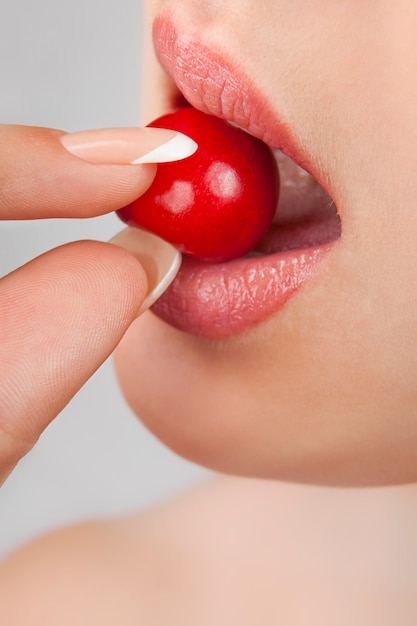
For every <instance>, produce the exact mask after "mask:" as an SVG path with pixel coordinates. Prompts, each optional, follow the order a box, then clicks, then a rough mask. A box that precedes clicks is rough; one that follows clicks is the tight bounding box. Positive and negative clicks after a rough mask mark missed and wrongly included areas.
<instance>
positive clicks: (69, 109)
mask: <svg viewBox="0 0 417 626" xmlns="http://www.w3.org/2000/svg"><path fill="white" fill-rule="evenodd" d="M140 37H141V2H140V0H122V1H121V0H61V1H59V2H57V1H56V0H36V2H34V1H33V0H14V1H13V2H11V1H9V2H6V0H1V8H0V59H1V60H0V85H1V87H0V89H1V91H0V123H15V124H29V125H38V126H49V127H55V128H61V129H64V130H67V131H75V130H82V129H87V128H99V127H111V126H135V125H137V123H138V111H139V98H140ZM120 228H121V224H120V222H119V221H118V219H117V218H116V217H115V216H107V217H104V218H98V219H92V220H87V221H82V220H61V221H58V220H46V221H39V222H36V221H35V222H31V223H18V222H10V223H9V222H7V223H1V222H0V275H4V274H5V273H7V272H8V271H10V270H12V269H13V268H15V267H17V266H19V265H21V264H22V263H24V262H25V261H27V260H29V259H30V258H32V257H33V256H35V255H37V254H39V253H41V252H43V251H45V250H47V249H49V248H51V247H54V246H56V245H59V244H61V243H64V242H66V241H71V240H75V239H82V238H95V239H102V240H107V239H109V238H110V237H111V236H112V235H113V234H114V233H115V232H117V231H118V230H120ZM0 349H1V348H0ZM0 384H1V381H0ZM202 476H205V472H204V471H203V470H201V469H200V468H197V467H196V466H193V465H192V464H189V463H187V462H185V461H183V460H182V459H180V458H178V457H177V456H175V455H173V454H172V453H171V452H169V451H168V450H167V449H166V448H164V447H163V446H162V445H161V444H159V443H158V442H157V441H156V440H155V439H154V438H153V437H152V436H151V435H150V434H149V433H148V432H147V431H146V430H145V429H144V428H143V427H142V426H141V424H140V423H139V421H138V420H137V419H136V418H135V417H134V416H133V414H132V413H131V412H130V410H129V409H128V407H127V406H126V405H125V403H124V400H123V398H122V396H121V394H120V392H119V389H118V387H117V383H116V380H115V377H114V373H113V370H112V364H111V360H109V361H108V362H107V363H106V364H105V365H104V366H103V367H102V368H101V369H100V370H99V372H98V373H97V374H96V375H95V376H94V377H93V379H92V380H91V381H90V382H89V383H88V384H87V385H86V386H85V387H84V388H83V389H82V390H81V392H80V393H78V394H77V396H76V397H75V398H74V400H73V401H72V402H71V403H70V405H69V406H68V407H67V408H66V409H65V410H64V411H63V412H62V414H61V415H60V416H59V417H58V419H57V420H56V421H55V422H54V423H53V424H52V425H51V426H50V427H49V429H48V430H47V431H46V433H45V434H44V435H43V436H42V438H41V440H40V442H39V444H38V445H37V446H36V448H35V449H34V450H33V451H32V452H31V453H30V454H29V455H28V456H27V457H26V458H25V459H24V460H23V461H22V462H21V463H20V465H19V466H18V468H17V469H16V470H15V472H14V473H13V475H12V476H11V478H9V480H8V481H7V482H6V484H5V486H4V487H3V489H2V490H1V491H0V556H1V555H2V554H5V553H7V552H8V551H9V550H11V549H12V548H14V547H16V546H17V545H19V544H21V543H22V542H24V541H26V540H28V539H30V538H32V537H34V536H36V535H38V534H39V533H43V532H45V531H47V530H49V529H52V528H56V527H57V526H61V525H63V524H67V523H72V522H76V521H79V520H83V519H90V518H94V517H97V516H99V517H103V516H109V515H115V514H116V515H118V514H121V513H125V512H130V511H135V510H138V509H141V508H143V507H147V506H149V505H151V504H153V503H155V502H158V501H160V500H161V499H163V498H165V497H167V496H169V495H171V494H173V493H175V492H177V491H178V490H180V489H182V488H183V487H185V486H186V485H188V484H190V483H193V482H195V481H196V480H199V479H200V478H201V477H202Z"/></svg>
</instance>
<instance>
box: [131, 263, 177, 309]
mask: <svg viewBox="0 0 417 626" xmlns="http://www.w3.org/2000/svg"><path fill="white" fill-rule="evenodd" d="M181 260H182V257H181V254H180V253H179V252H178V253H177V255H176V256H175V257H174V258H173V259H172V263H171V265H170V267H168V268H166V273H165V274H164V277H163V278H162V279H161V280H160V282H159V283H158V284H157V285H156V286H155V287H154V288H153V289H152V291H150V292H149V293H148V295H147V296H146V298H145V300H144V301H143V302H142V306H141V307H140V310H139V314H138V315H141V313H144V312H145V311H147V310H148V309H149V308H150V307H151V306H152V305H153V304H154V303H155V302H156V301H157V300H158V298H160V297H161V296H162V294H163V293H164V292H165V291H166V290H167V289H168V287H169V286H170V284H171V283H172V281H173V280H174V278H175V276H176V275H177V273H178V270H179V269H180V265H181Z"/></svg>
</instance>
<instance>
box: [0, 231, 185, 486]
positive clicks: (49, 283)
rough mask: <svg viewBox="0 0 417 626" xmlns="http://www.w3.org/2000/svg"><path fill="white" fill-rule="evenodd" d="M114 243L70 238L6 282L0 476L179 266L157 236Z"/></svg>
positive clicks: (137, 235)
mask: <svg viewBox="0 0 417 626" xmlns="http://www.w3.org/2000/svg"><path fill="white" fill-rule="evenodd" d="M114 243H115V244H117V245H111V244H109V243H101V242H94V241H82V242H75V243H71V244H67V245H65V246H61V247H59V248H56V249H55V250H52V251H50V252H47V253H45V254H43V255H42V256H40V257H38V258H36V259H34V260H33V261H30V262H29V263H27V264H26V265H24V266H23V267H21V268H19V269H17V270H15V271H14V272H12V273H11V274H8V275H7V276H5V277H4V278H3V279H2V280H1V281H0V346H1V349H0V380H1V385H0V484H1V482H2V480H4V479H5V478H6V476H7V475H8V474H9V472H10V471H11V470H12V469H13V467H14V466H15V465H16V463H17V462H18V460H19V459H20V458H21V457H22V456H24V454H26V453H27V452H28V451H29V450H30V449H31V448H32V446H33V445H34V443H35V442H36V441H37V439H38V438H39V436H40V435H41V433H42V431H43V430H44V429H45V428H46V427H47V425H48V424H49V423H50V422H51V420H52V419H53V418H54V417H55V416H56V415H57V414H58V413H59V412H60V411H61V410H62V409H63V408H64V406H65V405H66V404H67V403H68V401H69V400H70V399H71V398H72V396H73V395H74V394H75V393H76V392H77V391H78V389H79V388H80V387H81V386H82V385H83V384H84V383H85V382H86V381H87V379H88V378H89V377H90V376H91V375H92V374H93V373H94V371H95V370H97V368H98V367H99V366H100V365H101V364H102V363H103V361H104V360H106V359H107V357H108V356H109V355H110V354H111V353H112V352H113V350H114V349H115V347H116V346H117V344H118V343H119V341H120V339H121V338H122V336H123V334H124V333H125V331H126V330H127V328H128V327H129V325H130V324H131V322H132V321H133V320H134V319H135V318H136V317H137V315H138V314H139V313H141V312H142V311H143V310H145V309H146V308H147V307H149V306H150V305H151V304H152V302H153V301H154V300H155V298H156V297H158V296H159V295H160V294H161V293H162V291H164V289H165V288H166V287H167V286H168V285H169V283H170V282H171V280H172V279H173V278H174V276H175V274H176V271H177V269H178V267H179V263H180V255H179V253H178V252H177V251H176V250H175V249H174V248H173V247H172V246H170V245H169V244H167V243H166V242H164V241H162V240H161V239H159V238H157V237H155V236H154V235H151V234H149V233H145V232H142V231H139V230H137V229H126V231H122V233H121V234H119V235H118V236H116V238H115V239H114ZM121 248H125V249H121ZM126 249H129V250H131V251H132V252H133V254H131V253H130V252H128V251H127V250H126ZM135 257H136V258H135ZM138 261H139V262H138Z"/></svg>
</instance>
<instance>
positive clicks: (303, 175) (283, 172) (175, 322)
mask: <svg viewBox="0 0 417 626" xmlns="http://www.w3.org/2000/svg"><path fill="white" fill-rule="evenodd" d="M154 44H155V49H156V52H157V55H158V58H159V61H160V63H161V65H162V66H163V67H164V68H165V69H166V70H167V72H168V74H170V76H171V77H172V79H173V81H174V84H175V85H176V90H173V92H172V100H171V104H172V108H177V107H178V106H181V105H185V104H186V103H190V104H191V105H192V106H194V107H195V108H198V109H200V110H202V111H203V112H205V113H209V114H211V115H216V116H218V117H222V118H223V119H227V120H229V121H230V122H232V123H235V124H237V125H239V126H241V127H242V128H244V129H245V130H246V131H247V132H250V133H251V134H253V135H255V136H256V137H258V138H260V139H262V140H263V141H265V143H267V144H268V145H270V146H271V147H272V149H273V151H274V155H275V157H276V159H277V163H278V168H279V171H280V198H279V202H278V206H277V211H276V215H275V218H274V220H273V222H272V224H271V226H270V228H269V229H268V231H267V232H266V234H265V235H264V236H263V238H262V239H261V241H260V242H259V243H258V244H257V245H256V247H255V249H254V250H253V251H252V252H251V253H249V254H248V255H246V256H245V257H243V258H240V259H235V260H233V261H229V262H227V263H216V264H210V263H206V262H202V261H198V260H196V259H193V258H191V257H186V256H185V257H184V260H183V263H182V267H181V269H180V272H179V274H178V276H177V278H176V279H175V280H174V282H173V283H172V285H171V287H170V288H169V289H168V290H167V292H166V293H165V294H164V295H163V296H162V297H161V298H160V299H159V300H158V301H157V302H156V304H155V305H154V306H153V307H152V310H153V312H154V313H156V314H157V315H158V316H159V317H160V318H162V319H163V320H164V321H166V322H167V323H169V324H171V325H172V326H174V327H176V328H178V329H180V330H183V331H185V332H187V333H191V334H195V335H199V336H203V337H207V338H214V339H218V338H222V337H227V336H231V335H236V334H239V333H242V332H245V331H247V330H249V329H250V328H252V327H254V326H256V325H258V324H259V323H261V322H263V321H265V320H266V319H268V318H269V317H270V316H271V315H273V314H274V313H276V312H277V311H278V310H280V309H281V308H282V306H283V305H284V304H285V303H286V302H287V301H288V300H289V298H290V297H291V296H293V295H294V294H295V293H297V292H298V291H299V289H300V287H301V286H302V285H303V284H305V283H306V281H307V280H308V279H309V278H310V277H312V276H313V275H314V274H315V273H316V270H317V269H318V268H319V267H320V265H321V264H322V261H323V259H324V257H326V256H327V253H328V251H329V250H330V249H331V248H332V247H333V244H334V243H335V242H336V241H337V240H338V239H339V238H340V235H341V222H340V219H339V215H338V213H337V209H336V206H335V204H334V202H333V201H332V199H331V198H330V196H329V195H328V193H327V192H326V191H325V190H324V188H323V187H322V186H321V185H320V184H319V182H318V181H317V180H316V179H315V177H313V176H312V175H311V174H310V173H308V172H307V169H305V167H303V166H307V167H308V165H309V163H308V155H305V154H303V152H302V150H300V148H299V146H298V145H297V142H296V141H295V140H294V138H293V137H292V136H291V133H290V131H289V130H288V128H287V127H286V126H285V125H284V124H283V123H282V122H280V120H279V119H277V116H276V113H275V112H274V111H273V109H272V107H270V106H269V105H268V103H266V102H265V100H264V98H263V96H262V94H260V93H259V92H258V91H257V89H256V87H255V86H254V85H253V84H252V83H251V81H250V80H249V79H248V77H247V76H244V75H237V72H236V71H235V70H234V64H232V63H231V62H230V61H227V59H225V57H224V55H218V54H216V53H215V52H213V51H212V50H211V49H209V48H206V47H204V46H203V45H201V42H200V41H199V39H198V36H197V34H196V36H195V37H193V35H192V33H187V36H184V35H183V34H180V31H179V29H177V28H176V26H175V19H174V18H173V16H172V15H171V14H169V13H168V14H165V15H162V16H160V17H158V18H157V19H156V20H155V23H154ZM184 98H185V99H186V100H184ZM308 169H311V168H308Z"/></svg>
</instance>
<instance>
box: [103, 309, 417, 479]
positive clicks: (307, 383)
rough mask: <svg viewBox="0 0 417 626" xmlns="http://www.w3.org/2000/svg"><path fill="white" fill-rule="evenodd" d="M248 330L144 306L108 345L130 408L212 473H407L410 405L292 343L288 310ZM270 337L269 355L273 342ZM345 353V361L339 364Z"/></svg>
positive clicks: (304, 343)
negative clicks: (213, 333)
mask: <svg viewBox="0 0 417 626" xmlns="http://www.w3.org/2000/svg"><path fill="white" fill-rule="evenodd" d="M286 317H287V320H286V321H287V324H286V323H285V320H284V321H283V322H282V324H281V329H280V330H277V328H276V325H275V324H274V323H273V321H272V322H271V323H270V324H264V325H262V326H261V327H259V328H257V329H256V330H255V331H253V332H252V333H250V334H246V335H244V336H241V337H233V338H228V339H226V340H221V341H219V340H216V341H213V340H207V339H202V338H199V337H195V336H192V335H188V334H185V333H184V332H182V331H179V330H178V329H175V328H173V327H171V326H170V325H168V324H166V323H165V322H163V321H161V320H160V319H159V318H157V317H156V316H154V315H153V314H152V313H146V314H145V315H143V316H142V318H141V319H139V320H137V321H136V322H135V323H134V325H133V326H132V327H131V329H130V330H129V331H128V333H127V334H126V336H125V337H124V339H123V340H122V342H121V344H120V346H119V348H118V350H117V351H116V354H115V363H116V371H117V374H118V377H119V381H120V384H121V387H122V390H123V393H124V395H125V397H126V400H127V402H128V404H129V405H130V406H131V408H132V410H133V411H134V412H135V413H136V415H137V416H139V418H140V419H141V421H142V422H143V423H144V425H145V426H146V427H147V428H148V429H149V430H150V431H151V432H152V433H153V434H154V435H155V436H156V437H157V438H158V439H159V440H160V441H161V442H163V443H164V444H165V445H166V446H167V447H169V448H170V449H171V450H172V451H174V452H175V453H177V454H178V455H180V456H182V457H183V458H186V459H187V460H190V461H192V462H193V463H196V464H198V465H201V466H204V467H206V468H209V469H211V470H214V471H216V472H220V473H225V474H231V475H237V476H250V477H255V478H262V479H272V480H282V481H290V482H298V483H306V484H316V485H328V486H344V487H358V486H360V487H368V486H382V485H395V484H403V483H410V482H415V481H416V480H417V472H416V467H415V461H414V448H415V444H414V443H413V442H416V441H417V432H416V427H415V423H414V422H415V420H414V417H413V415H414V411H413V406H414V404H413V402H411V403H410V405H409V406H407V405H404V406H403V410H402V412H401V421H400V420H396V417H395V412H396V411H398V407H397V405H396V403H398V406H399V404H400V401H401V400H400V399H399V398H395V397H392V395H391V397H390V401H388V398H387V395H386V394H384V393H382V392H381V388H382V387H383V386H384V382H383V381H380V383H379V384H376V386H377V388H376V389H375V396H373V395H372V393H371V390H370V386H369V385H368V384H364V383H363V381H362V378H361V376H360V374H359V375H358V374H357V373H355V371H354V367H353V368H349V369H347V368H346V367H344V368H343V367H342V366H343V363H346V362H345V361H344V359H343V357H342V358H341V354H342V353H341V351H340V350H339V352H338V358H335V357H334V358H333V359H331V358H330V355H329V353H328V352H326V348H328V349H330V350H334V346H333V345H330V344H329V342H328V343H327V345H326V341H325V339H324V338H323V343H322V345H321V346H320V350H319V352H320V354H318V352H317V344H316V342H315V341H312V342H311V343H312V344H313V345H311V343H310V345H309V342H308V337H307V335H308V333H304V334H301V336H299V337H298V340H296V339H295V338H294V337H291V333H290V332H289V326H293V325H294V318H295V317H296V314H295V312H293V315H290V311H288V315H287V316H286ZM277 342H278V345H279V344H280V345H281V348H280V357H279V358H277V355H276V348H275V347H272V348H271V349H268V347H267V346H268V345H270V346H276V345H277ZM347 362H349V360H348V361H347Z"/></svg>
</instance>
